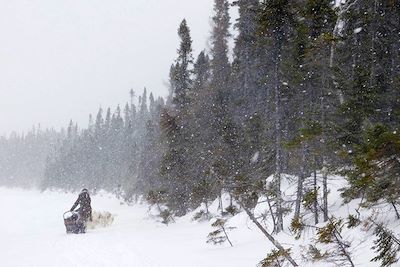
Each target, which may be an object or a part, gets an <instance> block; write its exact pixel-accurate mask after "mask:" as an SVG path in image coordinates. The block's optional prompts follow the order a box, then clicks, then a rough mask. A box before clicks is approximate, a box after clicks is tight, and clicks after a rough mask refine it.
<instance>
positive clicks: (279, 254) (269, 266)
mask: <svg viewBox="0 0 400 267" xmlns="http://www.w3.org/2000/svg"><path fill="white" fill-rule="evenodd" d="M288 254H290V249H287V250H276V249H273V250H272V251H271V252H270V253H268V255H267V257H266V258H265V259H263V260H262V261H260V263H259V264H258V265H257V267H282V266H284V264H285V262H286V255H288Z"/></svg>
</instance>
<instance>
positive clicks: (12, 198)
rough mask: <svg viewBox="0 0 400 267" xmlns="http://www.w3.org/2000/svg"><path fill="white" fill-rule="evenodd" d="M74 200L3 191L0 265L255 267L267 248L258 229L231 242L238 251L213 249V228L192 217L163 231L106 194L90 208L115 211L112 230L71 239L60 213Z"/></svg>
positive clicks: (142, 211) (137, 208)
mask: <svg viewBox="0 0 400 267" xmlns="http://www.w3.org/2000/svg"><path fill="white" fill-rule="evenodd" d="M75 199H76V195H74V194H64V193H57V192H45V193H40V192H38V191H25V190H21V189H6V188H0V203H1V204H0V206H1V214H2V216H1V220H0V255H1V257H0V260H1V263H0V266H3V267H8V266H15V267H23V266H40V267H44V266H46V267H47V266H52V267H53V266H58V267H62V266H68V267H72V266H96V267H98V266H107V267H108V266H130V267H132V266H138V267H147V266H152V267H153V266H160V267H167V266H171V267H179V266H185V267H187V266H202V267H203V266H209V267H212V266H228V265H229V266H232V267H234V266H254V265H255V263H256V262H255V261H257V259H259V258H262V256H263V254H264V250H265V249H267V246H266V242H265V241H264V240H263V238H262V236H260V235H259V233H258V232H256V231H257V230H256V229H255V230H254V235H249V236H247V237H246V238H243V239H242V240H236V238H233V242H237V243H238V244H239V243H240V245H238V246H235V247H233V248H231V247H230V246H229V245H222V246H217V247H215V246H213V245H211V244H206V236H207V234H208V233H209V232H210V226H209V223H196V222H194V223H193V222H191V220H190V218H189V216H188V217H184V218H181V219H180V220H179V221H178V222H177V223H176V224H171V225H169V226H165V225H163V224H161V223H157V222H155V221H154V220H153V219H149V216H148V213H147V211H148V208H147V207H145V206H144V205H133V206H127V205H121V204H120V202H119V201H118V200H117V199H115V198H113V197H111V196H109V195H106V194H104V195H103V196H101V195H97V196H93V197H92V206H93V209H94V210H97V211H110V212H112V213H113V214H114V215H115V221H114V223H113V225H112V226H110V227H107V228H99V229H94V230H89V231H88V233H87V234H84V235H67V234H66V233H65V227H64V224H63V218H62V214H63V212H64V211H66V210H68V209H70V208H71V206H72V204H73V202H74V201H75ZM249 224H250V222H249ZM244 251H246V252H247V253H244V254H243V252H244ZM228 262H229V264H228Z"/></svg>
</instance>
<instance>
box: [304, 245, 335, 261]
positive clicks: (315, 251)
mask: <svg viewBox="0 0 400 267" xmlns="http://www.w3.org/2000/svg"><path fill="white" fill-rule="evenodd" d="M329 256H330V254H329V252H328V251H325V252H322V251H321V250H320V249H319V248H317V247H316V246H314V245H310V246H309V247H308V250H307V259H310V260H311V261H312V262H316V261H321V260H326V259H328V258H329Z"/></svg>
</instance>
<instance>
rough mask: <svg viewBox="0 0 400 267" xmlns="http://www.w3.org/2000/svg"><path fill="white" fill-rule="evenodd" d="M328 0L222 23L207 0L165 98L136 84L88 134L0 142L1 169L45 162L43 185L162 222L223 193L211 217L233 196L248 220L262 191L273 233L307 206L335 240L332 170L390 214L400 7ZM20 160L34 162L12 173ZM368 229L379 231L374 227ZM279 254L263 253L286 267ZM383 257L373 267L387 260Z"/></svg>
mask: <svg viewBox="0 0 400 267" xmlns="http://www.w3.org/2000/svg"><path fill="white" fill-rule="evenodd" d="M338 2H340V3H334V1H330V0H294V1H289V0H264V1H261V2H260V1H259V0H237V1H235V2H234V3H233V5H234V6H236V8H238V10H239V17H238V19H237V20H236V21H235V22H232V21H231V18H230V12H229V9H230V8H231V6H230V4H229V2H228V1H227V0H215V5H214V14H213V16H212V29H211V36H210V43H211V47H210V49H209V50H204V51H202V52H200V53H199V54H198V55H193V51H192V39H191V35H190V28H189V24H190V22H189V21H186V20H183V21H182V23H181V24H180V25H179V28H178V37H179V40H180V45H179V47H178V50H177V55H176V60H175V61H174V62H172V65H171V68H170V79H169V86H170V88H169V89H170V94H169V96H168V98H167V99H165V100H164V99H162V98H156V97H154V95H153V94H151V93H150V94H149V95H148V93H149V92H147V90H146V89H144V91H143V93H142V94H141V96H139V97H138V101H136V100H135V99H136V98H135V97H136V96H135V93H134V92H133V91H131V92H130V97H131V99H130V101H129V102H128V103H127V104H126V105H125V106H124V107H123V108H121V107H119V106H118V107H116V108H115V109H114V110H111V109H110V108H108V109H107V110H104V109H102V108H100V109H99V110H98V112H97V114H96V116H94V117H93V116H92V115H90V116H89V124H88V126H87V127H85V128H82V129H81V128H79V127H78V125H76V124H75V123H73V122H72V121H71V123H70V125H69V126H68V127H67V129H66V130H64V131H63V132H61V133H57V132H40V131H33V132H32V133H29V134H27V135H26V136H12V137H10V138H8V139H6V138H3V139H1V140H0V146H1V147H2V149H1V158H0V161H1V166H2V167H1V169H0V170H1V173H2V176H3V177H14V176H15V177H20V176H21V175H23V174H24V175H26V174H27V173H33V174H34V176H35V177H38V176H39V173H40V172H39V171H38V170H37V169H38V168H42V165H43V166H44V167H43V168H42V170H43V174H42V175H43V176H42V178H41V179H40V186H41V187H42V188H43V189H47V188H63V189H66V190H78V189H80V188H82V187H88V188H89V189H90V190H93V191H95V190H97V189H105V190H108V191H112V192H114V193H116V194H118V195H119V196H121V197H124V198H125V199H126V200H127V201H130V200H133V197H135V196H139V195H141V196H145V197H146V198H147V199H148V201H150V202H151V203H158V204H162V205H164V206H165V207H166V209H165V210H164V211H163V212H164V213H167V214H168V216H170V215H171V216H172V215H173V216H181V215H184V214H186V213H187V212H188V211H190V210H193V209H195V208H196V207H198V206H199V205H201V204H205V206H206V207H207V205H208V203H210V202H211V201H213V200H214V199H217V198H221V195H222V194H224V193H227V194H229V196H230V197H231V200H232V201H231V205H230V206H228V207H222V201H221V207H220V208H221V211H224V210H227V211H230V212H234V211H233V210H234V209H235V206H234V204H233V203H237V205H238V208H239V209H243V210H245V211H246V212H247V213H248V214H249V216H250V218H252V219H254V220H256V218H254V215H253V213H252V209H253V208H254V207H255V205H256V204H257V200H258V199H259V198H260V197H261V196H264V197H265V198H266V199H267V200H268V204H269V208H270V213H269V216H272V218H273V224H274V227H273V228H274V231H273V232H274V233H279V232H280V231H282V230H283V229H284V227H287V225H284V217H285V216H287V214H289V211H291V210H293V211H294V213H293V214H294V215H293V218H292V225H291V227H292V228H293V229H297V230H299V231H301V230H302V229H304V228H305V227H306V226H305V222H304V221H303V220H302V218H303V215H304V214H305V213H311V214H312V224H314V225H316V224H318V223H319V222H327V227H325V228H323V229H322V230H321V235H323V234H324V233H325V234H327V232H329V231H330V232H329V233H330V234H331V235H332V236H335V237H337V235H336V234H335V229H337V227H340V226H338V225H339V222H338V221H335V220H333V219H332V218H331V217H330V211H329V204H330V203H328V194H329V193H330V188H329V175H331V174H340V175H342V176H343V177H346V179H347V186H346V187H344V188H343V189H342V197H343V198H344V200H345V201H351V200H353V199H357V198H361V199H362V201H361V205H362V206H364V207H372V206H374V205H376V204H378V203H379V204H381V203H386V204H387V205H389V206H391V207H392V208H393V212H394V214H396V216H397V217H398V218H400V214H399V212H398V209H400V203H399V202H400V162H399V158H400V132H399V129H398V128H399V126H400V2H399V1H396V0H347V1H338ZM232 23H233V24H234V25H233V26H234V28H235V32H236V34H235V36H234V37H233V34H232V33H231V32H230V28H231V24H232ZM231 38H234V48H233V60H230V58H231V55H230V52H229V45H228V44H229V40H230V39H231ZM135 104H137V106H136V105H135ZM27 144H28V145H27ZM3 147H5V149H3ZM9 148H13V149H14V148H18V149H17V151H21V149H24V151H32V153H33V152H34V154H29V153H28V154H27V153H25V152H22V154H21V155H15V154H13V155H11V154H10V153H9V152H7V151H9ZM20 148H21V149H20ZM44 154H46V155H47V157H45V158H43V157H42V155H44ZM39 155H40V156H39ZM21 157H22V158H23V157H29V158H30V159H34V160H35V161H32V162H30V160H27V162H29V164H33V165H35V167H34V168H33V167H29V166H28V165H29V164H28V165H27V166H24V167H23V168H25V169H27V171H28V172H25V173H22V174H20V173H18V170H21V168H20V166H16V167H15V164H16V162H21ZM36 161H37V162H39V163H36ZM3 166H8V167H7V169H4V167H3ZM15 168H17V169H18V170H17V169H15ZM29 168H31V169H29ZM32 168H33V169H32ZM286 174H290V175H292V176H291V177H295V178H293V180H292V181H291V182H292V183H294V184H295V185H296V195H295V197H294V200H293V201H286V199H285V197H284V195H283V192H282V183H283V181H282V180H283V179H285V177H286V176H285V175H286ZM35 181H39V178H35ZM4 183H8V184H13V183H14V182H9V181H4ZM206 213H207V211H205V215H204V216H207V214H206ZM164 215H165V214H164ZM353 219H354V220H356V219H357V218H353ZM307 223H310V222H307ZM332 229H334V230H332ZM379 229H380V230H379ZM324 231H325V232H324ZM377 233H378V235H379V234H381V237H382V235H386V237H388V236H389V237H390V233H389V232H388V231H385V228H384V227H382V226H379V227H377ZM266 234H268V233H266ZM327 235H328V234H327ZM268 238H271V239H272V240H273V242H276V240H275V239H274V238H273V237H272V236H271V235H269V237H268ZM321 238H322V237H321ZM382 238H383V237H382ZM271 239H270V240H271ZM389 239H390V238H389ZM387 240H388V239H386V241H387ZM391 240H392V241H391V242H392V243H391V244H392V245H393V246H395V245H396V239H391ZM325 241H327V242H328V241H329V242H330V241H332V240H330V239H329V240H325ZM336 241H337V240H336ZM336 241H335V240H333V241H332V242H336ZM397 242H398V239H397ZM386 244H387V243H386ZM381 245H382V246H383V244H381ZM397 247H399V243H397ZM342 248H343V246H342ZM277 249H278V250H277V253H275V254H274V255H269V257H272V258H274V257H275V258H279V257H283V258H286V260H288V261H289V262H290V263H291V264H292V265H293V266H297V264H296V263H295V262H294V260H293V259H292V258H291V257H290V253H288V252H287V250H285V249H283V247H282V246H281V245H280V244H279V243H278V244H277ZM345 252H346V250H345V248H343V253H342V256H344V257H346V253H345ZM382 255H383V256H382ZM381 256H382V257H381V258H378V260H381V259H383V260H386V262H387V265H382V266H389V265H390V264H391V263H393V262H394V258H390V255H389V256H388V255H386V254H381ZM387 257H389V258H387ZM266 260H268V258H267V259H266ZM347 263H349V264H350V263H351V259H347ZM351 264H352V263H351ZM351 264H350V265H351ZM263 266H281V265H263ZM342 266H344V265H342ZM351 266H354V265H351Z"/></svg>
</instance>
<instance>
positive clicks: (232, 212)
mask: <svg viewBox="0 0 400 267" xmlns="http://www.w3.org/2000/svg"><path fill="white" fill-rule="evenodd" d="M225 211H226V212H227V213H229V214H230V215H232V216H234V215H236V214H238V213H239V209H238V208H237V207H236V206H234V205H229V206H228V207H226V208H225Z"/></svg>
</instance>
